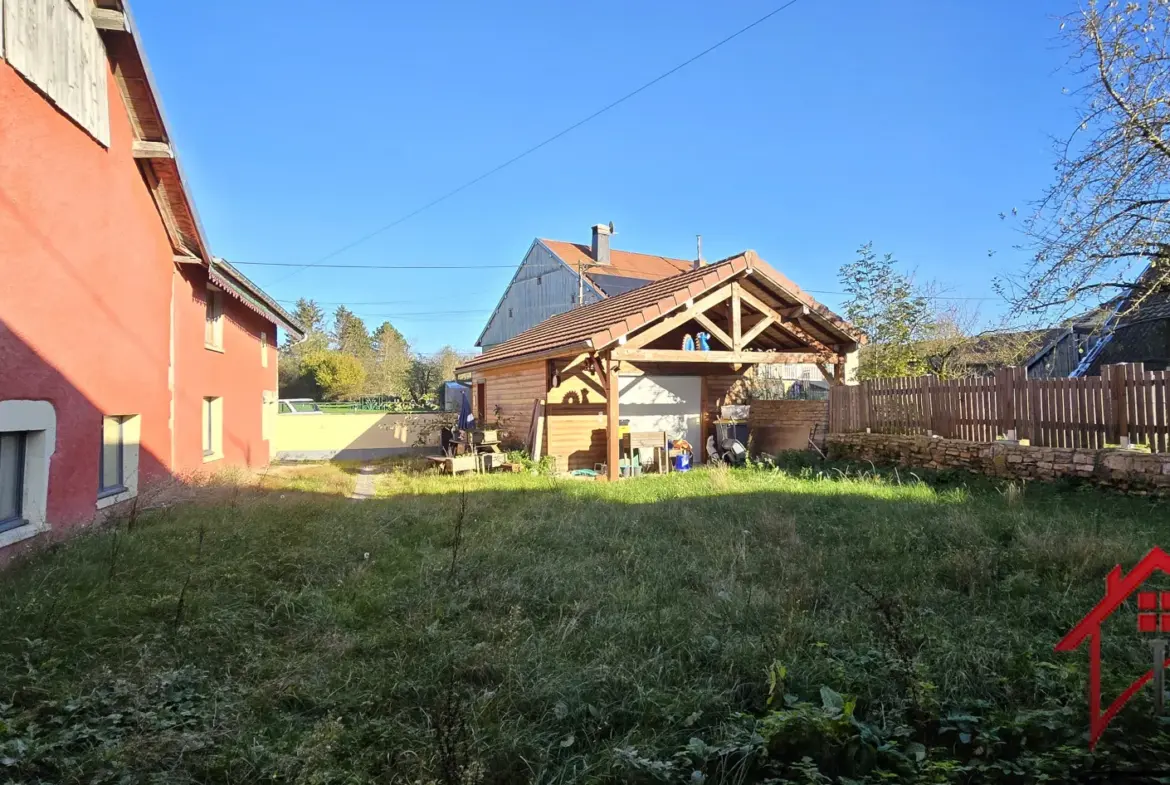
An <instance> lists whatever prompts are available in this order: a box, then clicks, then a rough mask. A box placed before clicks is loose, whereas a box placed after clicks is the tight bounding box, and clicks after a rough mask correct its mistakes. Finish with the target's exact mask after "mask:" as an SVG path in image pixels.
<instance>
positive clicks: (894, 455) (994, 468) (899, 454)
mask: <svg viewBox="0 0 1170 785" xmlns="http://www.w3.org/2000/svg"><path fill="white" fill-rule="evenodd" d="M828 446H829V457H830V458H839V459H845V460H861V461H873V462H874V463H896V464H899V465H901V466H910V467H921V468H925V469H966V470H968V471H971V472H977V473H979V474H986V475H988V476H991V477H1003V478H1005V479H1026V480H1056V479H1060V478H1062V477H1079V478H1081V479H1083V480H1086V481H1088V482H1091V483H1094V484H1096V485H1102V486H1107V487H1111V488H1118V489H1121V490H1126V491H1130V492H1133V493H1143V494H1144V493H1156V494H1159V495H1162V494H1168V493H1170V454H1164V453H1158V454H1151V453H1145V452H1139V451H1137V450H1122V449H1109V450H1087V449H1072V448H1059V447H1029V446H1021V445H1018V444H1014V443H1009V442H995V443H992V444H987V443H979V442H968V441H962V440H960V439H941V438H938V437H933V436H895V435H887V434H878V433H872V434H871V433H835V434H830V436H829V437H828Z"/></svg>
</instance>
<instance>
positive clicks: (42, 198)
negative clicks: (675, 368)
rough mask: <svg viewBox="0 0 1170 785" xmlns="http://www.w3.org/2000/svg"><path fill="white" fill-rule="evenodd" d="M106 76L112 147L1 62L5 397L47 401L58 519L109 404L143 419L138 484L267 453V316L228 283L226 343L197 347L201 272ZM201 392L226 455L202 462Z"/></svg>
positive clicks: (76, 494)
mask: <svg viewBox="0 0 1170 785" xmlns="http://www.w3.org/2000/svg"><path fill="white" fill-rule="evenodd" d="M107 82H108V86H109V97H110V106H111V111H110V126H111V129H110V130H111V145H110V148H109V149H108V150H107V149H106V148H103V147H102V146H101V145H100V144H98V143H97V142H95V141H94V140H93V139H92V138H91V137H90V136H89V135H87V134H86V133H85V132H84V131H83V130H81V129H80V128H78V127H77V126H76V125H74V124H73V123H72V122H71V121H70V120H69V119H68V118H67V117H66V116H65V115H63V114H62V113H61V112H59V111H58V110H57V109H56V108H55V107H53V105H52V104H50V103H49V102H48V101H47V100H45V99H44V98H43V97H42V96H41V95H40V94H39V93H37V92H36V91H35V90H34V89H33V88H32V87H30V86H29V85H28V83H26V82H25V81H24V80H23V79H22V78H21V77H20V76H19V75H18V74H17V73H16V72H15V71H14V70H13V69H12V68H11V67H10V66H9V65H8V64H7V63H5V62H4V61H2V60H0V107H3V109H0V400H12V399H34V400H48V401H50V402H51V403H52V404H53V405H54V408H55V409H56V413H57V444H56V450H55V453H54V456H53V459H52V463H51V467H50V476H49V503H48V517H49V522H50V524H52V525H53V527H54V528H55V529H60V528H63V527H66V526H68V525H71V524H76V523H80V522H85V521H89V520H91V519H93V517H94V515H95V513H96V501H97V489H98V458H99V453H100V446H101V421H102V417H103V416H104V415H125V414H134V415H139V416H140V417H141V426H142V444H141V455H140V459H139V469H140V475H139V476H140V480H139V487H140V493H142V491H144V490H145V489H146V488H148V487H149V486H150V485H151V484H152V483H157V482H159V481H161V480H165V479H168V478H169V477H170V476H171V474H172V473H173V472H174V473H180V472H187V471H191V470H203V469H216V468H219V467H220V466H223V465H228V464H242V465H250V466H260V465H263V464H265V463H267V461H268V455H269V451H268V443H267V442H265V441H263V440H262V438H261V428H262V425H261V423H262V417H263V414H262V412H263V409H262V393H263V391H264V390H276V373H277V370H276V366H277V358H276V352H275V349H274V348H273V347H274V346H275V343H276V328H275V325H273V323H272V322H270V321H269V320H268V319H267V318H265V317H262V316H259V315H257V314H256V313H254V312H253V311H251V310H249V309H247V308H245V307H244V306H243V305H242V304H241V303H239V302H238V301H236V300H235V299H233V298H232V297H231V296H230V295H228V294H225V295H224V312H225V317H226V319H225V325H224V350H225V351H224V352H223V353H217V352H212V351H209V350H207V349H205V348H204V345H203V321H204V303H203V297H204V294H205V291H206V275H207V273H206V270H205V269H203V268H198V267H188V268H185V269H184V270H183V271H179V270H178V269H177V268H176V266H175V265H174V263H173V258H172V257H173V250H172V248H171V244H170V242H169V240H168V238H167V235H166V232H165V229H164V226H163V223H162V220H161V218H160V216H159V214H158V210H157V209H156V207H155V204H154V201H153V199H152V198H151V194H150V191H149V189H148V188H147V186H146V183H145V182H144V180H143V178H142V175H141V173H140V172H139V170H138V166H137V164H136V163H135V161H134V160H133V157H132V155H131V145H132V141H133V136H132V131H131V127H130V122H129V118H128V115H127V112H126V109H125V107H124V105H123V104H122V99H121V96H120V95H119V93H118V91H117V88H116V86H115V83H114V80H113V77H112V75H111V76H109V78H108V80H107ZM172 297H173V302H174V315H175V320H174V339H175V401H174V404H175V423H174V428H175V430H174V436H173V439H172V431H171V426H170V422H169V420H170V416H171V391H170V389H169V385H168V367H169V365H170V357H171V346H170V340H171V308H172ZM261 331H263V332H265V333H266V334H267V338H268V344H269V349H268V351H269V362H268V367H267V368H264V367H262V364H261V359H260V346H259V343H258V341H259V333H260V332H261ZM205 395H216V396H222V397H223V399H224V431H223V434H224V436H223V442H224V453H225V455H224V459H223V460H222V461H218V462H215V463H210V464H204V463H203V451H202V438H201V426H202V406H201V404H202V398H203V396H205ZM172 455H173V458H172ZM172 464H173V465H172Z"/></svg>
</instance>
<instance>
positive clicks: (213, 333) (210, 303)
mask: <svg viewBox="0 0 1170 785" xmlns="http://www.w3.org/2000/svg"><path fill="white" fill-rule="evenodd" d="M208 307H210V308H211V318H210V319H208V318H207V308H208ZM203 309H204V310H203V348H204V349H210V350H211V351H213V352H221V353H222V352H223V290H222V289H220V288H219V287H218V286H213V285H212V284H207V300H206V302H205V303H204V305H203ZM209 325H210V331H209V329H208V326H209ZM209 332H210V335H209V334H208V333H209Z"/></svg>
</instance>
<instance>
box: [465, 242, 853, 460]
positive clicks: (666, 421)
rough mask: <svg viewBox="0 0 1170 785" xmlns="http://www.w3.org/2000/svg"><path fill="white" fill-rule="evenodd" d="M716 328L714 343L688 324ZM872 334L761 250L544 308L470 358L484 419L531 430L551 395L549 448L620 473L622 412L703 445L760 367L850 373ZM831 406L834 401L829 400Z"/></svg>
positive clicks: (643, 425) (649, 427)
mask: <svg viewBox="0 0 1170 785" xmlns="http://www.w3.org/2000/svg"><path fill="white" fill-rule="evenodd" d="M698 331H707V332H709V333H710V334H711V336H712V338H711V344H710V347H709V349H708V350H705V351H704V350H698V351H688V350H685V349H683V343H684V340H683V339H684V336H687V335H690V336H693V335H694V334H695V333H696V332H698ZM864 340H865V338H864V336H863V335H862V334H861V333H860V331H858V330H857V329H856V328H854V327H853V326H852V325H850V324H848V323H847V322H846V321H845V320H843V319H842V318H841V317H840V316H838V315H836V314H834V313H833V312H832V311H830V310H829V309H828V308H826V307H825V306H824V305H822V304H821V303H819V302H817V301H816V300H815V299H814V298H813V297H812V296H811V295H809V294H808V293H807V292H804V291H803V290H801V288H800V287H799V286H797V285H796V284H795V283H794V282H793V281H791V280H790V279H788V278H787V277H786V276H784V275H783V274H781V273H780V272H779V271H778V270H776V269H775V268H773V267H772V266H771V265H769V264H767V263H766V262H765V261H764V260H762V259H760V257H759V256H758V255H757V254H756V253H755V252H754V251H745V252H743V253H741V254H737V255H736V256H733V257H729V258H727V259H724V260H722V261H719V262H716V263H715V264H712V265H700V266H697V267H695V268H694V269H690V270H685V271H683V272H680V273H677V274H675V275H672V276H667V277H665V278H662V279H660V280H657V281H653V282H651V283H647V284H644V285H643V286H640V287H638V288H636V289H631V290H629V291H626V292H624V293H622V294H617V295H613V296H611V297H607V298H604V299H602V300H599V301H597V302H594V303H591V304H589V305H585V306H582V307H581V308H578V309H573V310H571V311H568V312H566V313H562V314H560V315H558V316H554V317H552V318H550V319H547V320H545V321H543V322H541V323H540V324H538V325H537V326H535V327H532V328H529V329H528V330H525V331H524V332H522V333H520V334H519V335H517V336H515V337H513V338H511V339H510V340H508V341H505V342H504V343H502V344H497V345H495V346H493V347H492V348H491V349H489V350H487V351H485V352H484V353H483V354H481V355H479V356H477V357H474V358H471V359H469V360H468V361H466V362H465V363H464V364H463V365H462V367H461V369H460V370H461V371H463V372H466V373H469V374H470V376H471V380H472V385H473V386H472V389H473V392H472V406H473V410H474V412H475V415H476V418H477V421H478V422H481V423H491V422H494V423H497V424H498V425H499V427H500V428H502V429H503V430H505V431H509V432H511V433H512V435H513V436H515V435H517V434H519V435H520V436H523V435H524V433H525V432H526V431H527V427H528V424H529V422H531V420H532V416H533V411H534V410H535V406H536V405H535V402H536V401H540V400H543V401H544V402H545V404H544V408H543V411H544V422H545V425H544V427H543V429H542V430H541V434H542V435H541V447H542V449H541V453H542V454H545V455H552V456H556V457H558V458H559V459H561V460H562V465H564V466H565V467H567V468H569V469H592V468H594V467H595V466H597V464H601V463H604V464H605V465H606V469H607V473H608V476H609V478H610V479H617V474H618V469H619V460H620V456H619V454H618V447H619V441H620V431H619V423H620V424H624V425H627V426H628V427H629V428H630V430H631V431H632V432H654V433H659V432H661V433H663V434H665V435H666V436H667V437H669V438H671V439H686V440H687V441H688V442H689V443H690V444H691V445H692V446H693V447H694V448H695V449H696V457H697V458H700V459H701V458H702V457H703V450H704V445H705V444H706V439H707V437H708V436H713V435H714V433H715V422H716V421H717V420H718V419H719V418H720V417H721V406H722V404H723V403H726V402H729V401H728V395H729V392H730V391H731V390H733V389H734V388H735V387H736V385H737V384H738V383H739V382H740V380H742V379H744V378H746V377H747V376H749V375H753V374H755V372H756V370H757V369H758V368H761V367H763V366H767V365H775V364H786V363H809V364H812V365H813V366H814V367H817V366H818V365H819V368H818V376H821V377H822V378H825V377H829V378H832V379H833V380H834V382H836V383H838V384H839V383H842V382H844V380H845V374H846V368H847V358H848V356H849V355H851V354H853V353H855V352H856V351H857V349H858V346H859V345H860V344H861V343H863V342H864ZM826 411H827V410H826Z"/></svg>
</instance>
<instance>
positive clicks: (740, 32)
mask: <svg viewBox="0 0 1170 785" xmlns="http://www.w3.org/2000/svg"><path fill="white" fill-rule="evenodd" d="M797 2H799V0H788V2H786V3H783V4H782V5H780V6H778V7H776V8H774V9H772V10H771V11H769V12H768V13H766V14H764V15H763V16H761V17H760V18H758V19H756V20H755V21H753V22H752V23H751V24H748V25H745V26H744V27H741V28H740V29H738V30H736V31H735V32H734V33H732V34H731V35H729V36H727V37H726V38H723V39H722V40H720V41H718V42H716V43H714V44H712V45H711V46H709V47H707V48H706V49H704V50H703V51H701V52H699V53H698V54H696V55H693V56H691V57H690V58H688V59H686V60H684V61H683V62H681V63H679V64H678V65H676V66H674V67H673V68H671V69H670V70H668V71H664V72H663V73H661V74H659V75H658V76H656V77H654V78H653V79H651V80H650V81H648V82H645V83H643V84H642V85H640V86H639V87H637V88H635V89H633V90H631V91H630V92H628V93H626V94H625V95H623V96H621V97H620V98H617V99H615V100H613V101H611V102H610V103H608V104H606V105H605V106H603V107H601V108H600V109H598V110H596V111H595V112H593V113H592V114H590V115H588V116H586V117H583V118H581V119H580V120H578V121H577V122H575V123H573V124H572V125H569V126H567V127H565V128H563V129H561V130H560V131H557V132H556V133H555V134H553V135H552V136H549V137H547V138H545V139H544V140H542V141H540V142H538V143H536V144H534V145H532V146H531V147H529V148H528V149H526V150H524V151H523V152H521V153H519V154H517V155H514V156H512V157H511V158H509V159H508V160H506V161H504V162H503V163H500V164H497V165H496V166H494V167H492V168H491V169H489V170H487V171H486V172H484V173H482V174H480V175H478V176H476V177H473V178H472V179H470V180H468V181H467V182H465V183H463V184H462V185H460V186H458V187H456V188H452V189H451V190H450V191H447V192H446V193H444V194H443V195H441V196H439V197H436V198H435V199H432V200H431V201H429V202H427V203H426V204H423V205H422V206H420V207H417V208H415V209H414V210H411V211H410V212H408V213H406V214H405V215H403V216H401V217H399V218H396V219H395V220H393V221H391V222H390V223H388V224H385V225H384V226H380V227H378V228H377V229H375V230H373V231H372V232H367V233H366V234H364V235H362V236H361V237H358V238H357V239H355V240H352V241H350V242H348V243H346V244H345V245H342V246H341V247H339V248H337V249H336V250H333V251H330V252H329V253H327V254H325V255H324V256H322V257H320V258H319V259H316V260H315V261H312V262H307V263H305V264H301V265H296V266H297V268H298V269H296V270H293V271H292V272H291V273H289V274H288V275H286V276H284V277H282V278H278V279H277V280H275V281H273V282H272V285H275V284H278V283H282V282H284V281H287V280H288V279H289V278H292V277H293V276H294V275H297V274H298V273H300V272H302V271H303V270H307V269H309V268H310V267H318V266H319V265H320V264H321V263H322V262H326V261H328V260H330V259H333V258H334V257H337V256H340V255H341V254H343V253H345V252H346V251H348V250H350V249H351V248H354V247H356V246H358V245H361V244H362V243H364V242H366V241H367V240H371V239H373V238H374V237H377V236H378V235H380V234H382V233H383V232H386V231H389V230H390V229H393V228H394V227H396V226H398V225H399V224H402V223H405V222H406V221H409V220H410V219H411V218H414V217H415V216H416V215H418V214H420V213H422V212H425V211H427V210H429V209H431V208H432V207H434V206H435V205H438V204H440V203H442V202H445V201H447V200H448V199H450V198H451V197H453V196H455V195H457V194H459V193H461V192H463V191H466V190H467V189H468V188H470V187H472V186H473V185H475V184H477V183H479V182H481V181H483V180H486V179H487V178H489V177H491V176H492V175H494V174H496V173H497V172H500V171H502V170H504V169H506V168H508V167H509V166H511V165H512V164H514V163H516V162H517V161H520V160H522V159H524V158H527V157H528V156H530V155H532V154H533V153H535V152H536V151H537V150H540V149H541V148H543V147H545V146H547V145H549V144H551V143H552V142H555V141H556V140H557V139H560V138H561V137H562V136H565V135H566V134H568V133H570V132H572V131H575V130H576V129H578V128H580V127H581V126H583V125H585V124H586V123H588V122H590V121H592V120H595V119H596V118H598V117H600V116H601V115H603V114H605V113H606V112H608V111H610V110H611V109H614V108H616V107H618V106H620V105H621V104H623V103H625V102H626V101H628V100H630V99H631V98H633V97H634V96H636V95H638V94H639V93H641V92H643V91H645V90H648V89H649V88H651V87H653V86H654V85H656V84H658V83H659V82H661V81H662V80H663V79H666V78H667V77H669V76H671V75H673V74H675V73H677V72H679V71H681V70H682V69H684V68H686V67H687V66H688V65H690V64H691V63H694V62H695V61H696V60H699V59H701V58H703V57H706V56H707V55H709V54H711V53H712V52H714V51H715V50H716V49H718V48H719V47H721V46H723V45H724V44H727V43H730V42H731V41H733V40H735V39H736V38H739V37H740V36H741V35H743V34H744V33H746V32H748V31H749V30H751V29H752V28H754V27H757V26H758V25H761V24H763V23H764V22H766V21H768V20H769V19H771V18H772V17H774V16H776V15H777V14H779V13H780V12H782V11H785V10H787V9H788V8H791V7H792V6H794V5H796V3H797ZM273 266H275V264H274V265H273ZM436 269H442V268H436Z"/></svg>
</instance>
